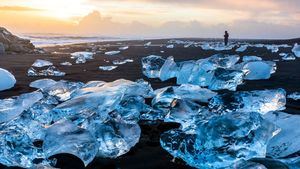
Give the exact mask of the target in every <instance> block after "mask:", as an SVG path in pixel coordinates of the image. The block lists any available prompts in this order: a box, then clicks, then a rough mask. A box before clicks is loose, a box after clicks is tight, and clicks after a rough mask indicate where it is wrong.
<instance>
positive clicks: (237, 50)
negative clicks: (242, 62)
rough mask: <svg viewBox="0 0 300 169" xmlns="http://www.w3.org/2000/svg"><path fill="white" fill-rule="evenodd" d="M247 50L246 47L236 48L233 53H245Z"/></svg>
mask: <svg viewBox="0 0 300 169" xmlns="http://www.w3.org/2000/svg"><path fill="white" fill-rule="evenodd" d="M247 48H248V45H242V46H240V47H239V48H237V49H236V50H235V51H236V52H245V51H246V50H247Z"/></svg>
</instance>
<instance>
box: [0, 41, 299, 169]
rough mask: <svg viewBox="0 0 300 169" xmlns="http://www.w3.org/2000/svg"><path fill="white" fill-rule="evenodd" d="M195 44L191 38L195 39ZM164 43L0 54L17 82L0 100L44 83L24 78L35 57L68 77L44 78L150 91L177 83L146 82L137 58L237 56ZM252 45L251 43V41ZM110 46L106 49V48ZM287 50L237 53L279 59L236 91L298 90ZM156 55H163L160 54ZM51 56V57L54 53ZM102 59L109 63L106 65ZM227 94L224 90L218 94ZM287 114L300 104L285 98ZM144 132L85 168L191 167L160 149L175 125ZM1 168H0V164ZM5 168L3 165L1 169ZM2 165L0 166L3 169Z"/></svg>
mask: <svg viewBox="0 0 300 169" xmlns="http://www.w3.org/2000/svg"><path fill="white" fill-rule="evenodd" d="M194 40H195V39H194ZM167 41H168V40H151V42H152V46H150V47H147V48H145V47H144V46H143V44H144V43H145V42H147V41H128V42H99V43H93V44H80V45H67V46H55V47H48V48H45V50H46V51H47V52H49V53H51V54H27V55H25V54H14V55H2V56H0V67H1V68H4V69H7V70H9V71H10V72H11V73H12V74H14V76H15V77H16V79H17V84H16V86H15V87H14V88H12V89H10V90H7V91H2V92H0V99H3V98H7V97H11V96H16V95H20V94H22V93H27V92H30V91H33V90H34V89H31V88H30V87H29V84H30V82H32V81H34V80H37V79H42V78H43V77H28V76H27V70H28V68H29V67H30V66H31V65H32V63H33V62H34V61H35V60H36V59H45V60H48V61H51V62H53V63H54V65H55V66H56V67H57V68H59V69H60V70H61V71H64V72H66V73H67V75H66V76H64V77H54V78H52V77H47V78H52V79H54V80H60V79H64V80H70V81H82V82H88V81H92V80H103V81H107V82H110V81H114V80H117V79H120V78H124V79H128V80H133V81H134V80H137V79H140V78H143V79H145V80H147V81H149V82H150V83H151V85H152V87H153V88H154V89H157V88H160V87H164V86H169V85H176V83H175V82H176V81H175V80H174V79H173V80H169V81H167V82H161V81H160V80H158V79H154V80H153V79H152V80H150V79H147V78H146V77H145V76H143V74H142V68H141V58H142V57H145V56H148V55H160V56H163V57H165V58H166V57H168V56H174V58H175V60H176V61H184V60H193V59H194V60H197V59H200V58H206V57H209V56H211V55H213V54H217V53H226V54H236V52H235V51H234V49H233V50H231V51H221V52H218V51H213V50H209V51H205V50H202V49H201V48H199V47H197V48H196V47H189V48H184V47H183V46H176V47H175V48H173V49H168V48H166V47H165V46H163V47H161V46H162V45H165V44H166V42H167ZM249 42H250V43H251V42H254V41H249ZM296 42H298V43H300V39H295V40H283V41H266V40H257V41H255V43H268V44H289V45H293V44H294V43H296ZM108 44H109V45H108ZM120 46H129V49H128V50H125V51H122V52H121V54H119V55H114V56H106V55H104V54H103V52H102V53H99V54H96V55H95V56H94V59H93V60H90V61H87V63H85V64H75V63H74V60H72V59H70V53H72V52H77V51H92V50H93V49H97V50H99V49H103V50H104V49H105V51H111V50H118V48H119V47H120ZM290 50H291V49H290V48H280V50H279V52H278V53H271V52H270V51H269V50H267V49H266V48H252V47H250V48H248V50H246V52H243V53H240V54H239V55H240V56H245V55H255V56H259V57H262V58H263V59H264V60H277V59H279V60H280V61H279V62H277V72H276V73H275V74H273V75H272V77H271V78H270V79H268V80H259V81H246V82H245V84H243V85H241V86H239V87H238V91H243V90H245V91H250V90H257V89H276V88H283V89H285V90H286V91H287V93H288V94H290V93H292V92H296V91H300V59H299V58H297V59H296V60H294V61H282V59H281V57H280V56H279V55H278V54H279V53H280V52H290ZM160 51H164V53H161V52H160ZM54 52H55V53H54ZM116 59H133V60H134V62H133V63H127V64H124V65H119V67H118V68H117V69H115V70H112V71H101V70H99V69H98V67H99V66H106V65H112V61H113V60H116ZM65 61H68V62H71V63H73V65H72V66H61V65H60V63H61V62H65ZM106 61H109V63H107V62H106ZM221 92H228V91H221ZM285 112H287V113H291V114H300V101H293V100H291V99H288V100H287V109H286V110H285ZM140 125H141V128H142V136H141V139H140V142H139V143H138V144H137V145H136V146H135V147H134V148H133V149H132V150H131V151H130V152H129V153H127V154H125V155H123V156H121V157H119V158H117V159H112V160H109V159H96V160H94V161H93V162H92V163H91V164H90V165H89V166H88V167H87V168H89V169H96V168H97V169H110V168H112V169H113V168H118V169H140V168H143V169H155V168H166V169H167V168H170V169H175V168H189V167H188V166H186V165H185V164H184V162H182V161H180V160H176V161H175V162H172V159H173V158H172V156H171V155H169V154H168V153H167V152H166V151H164V150H163V149H162V148H161V147H160V143H159V135H160V133H162V132H163V131H166V130H168V129H170V128H176V127H178V125H177V124H167V123H158V124H154V125H149V124H146V123H145V122H140ZM58 161H59V162H58V164H59V166H57V167H59V168H70V169H75V168H83V164H82V163H81V162H80V160H76V158H75V157H71V156H67V155H66V156H59V158H58ZM0 167H1V166H0ZM2 167H4V166H2ZM2 167H1V168H2Z"/></svg>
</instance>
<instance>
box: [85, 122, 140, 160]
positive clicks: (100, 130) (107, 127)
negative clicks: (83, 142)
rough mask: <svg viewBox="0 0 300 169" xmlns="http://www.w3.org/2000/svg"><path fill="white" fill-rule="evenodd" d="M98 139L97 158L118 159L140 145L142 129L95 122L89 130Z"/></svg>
mask: <svg viewBox="0 0 300 169" xmlns="http://www.w3.org/2000/svg"><path fill="white" fill-rule="evenodd" d="M87 129H88V130H89V131H90V132H91V133H93V134H94V136H95V137H96V139H97V143H98V145H99V147H98V148H97V151H98V153H97V157H102V158H117V157H118V156H121V155H123V154H125V153H127V152H128V151H129V150H130V149H131V148H132V147H133V146H134V145H135V144H136V143H138V141H139V138H140V135H141V129H140V127H139V125H138V124H136V123H135V124H127V123H123V122H122V121H116V120H113V119H112V120H109V121H107V122H105V123H103V122H100V121H97V120H95V121H93V122H91V123H90V124H89V125H88V128H87Z"/></svg>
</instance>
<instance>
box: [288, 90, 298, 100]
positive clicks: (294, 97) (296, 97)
mask: <svg viewBox="0 0 300 169" xmlns="http://www.w3.org/2000/svg"><path fill="white" fill-rule="evenodd" d="M287 98H289V99H293V100H300V92H294V93H292V94H289V95H288V96H287Z"/></svg>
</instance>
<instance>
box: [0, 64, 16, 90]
mask: <svg viewBox="0 0 300 169" xmlns="http://www.w3.org/2000/svg"><path fill="white" fill-rule="evenodd" d="M0 79H1V80H0V91H3V90H7V89H10V88H13V87H14V86H15V84H16V79H15V76H14V75H13V74H11V73H10V72H9V71H7V70H5V69H2V68H0Z"/></svg>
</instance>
